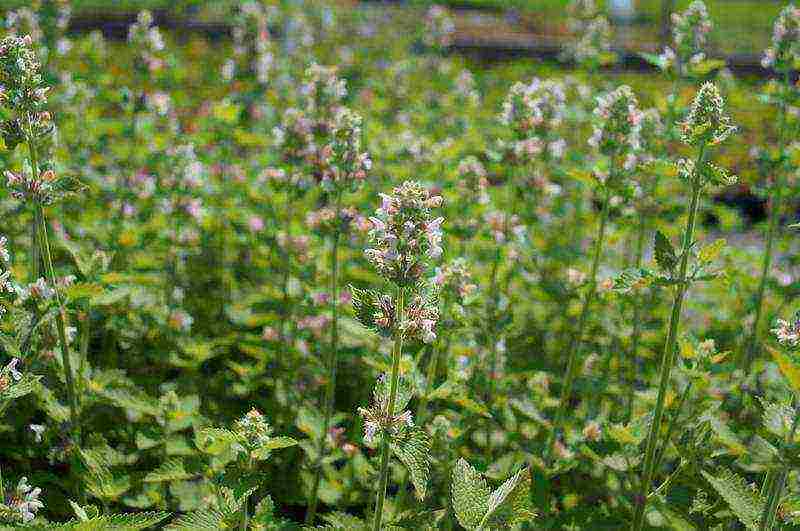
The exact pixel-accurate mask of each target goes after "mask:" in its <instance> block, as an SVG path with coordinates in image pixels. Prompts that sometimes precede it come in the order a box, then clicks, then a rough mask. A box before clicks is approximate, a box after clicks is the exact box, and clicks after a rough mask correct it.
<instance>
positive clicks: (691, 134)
mask: <svg viewBox="0 0 800 531" xmlns="http://www.w3.org/2000/svg"><path fill="white" fill-rule="evenodd" d="M679 125H680V128H681V140H682V141H683V142H684V143H685V144H688V145H692V146H696V145H700V144H702V143H708V144H711V145H717V144H720V143H722V142H724V141H725V140H726V139H727V138H728V137H729V136H731V135H732V134H733V133H734V132H735V131H736V126H735V125H733V123H732V121H731V118H730V116H728V115H727V114H726V112H725V101H724V100H723V99H722V95H721V94H720V93H719V89H718V88H717V86H716V85H714V83H712V82H710V81H708V82H706V83H704V84H703V86H701V87H700V90H699V91H698V92H697V95H696V96H695V98H694V101H692V106H691V107H690V108H689V114H688V115H687V116H686V120H684V121H683V122H682V123H680V124H679Z"/></svg>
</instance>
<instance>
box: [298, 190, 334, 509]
mask: <svg viewBox="0 0 800 531" xmlns="http://www.w3.org/2000/svg"><path fill="white" fill-rule="evenodd" d="M341 200H342V193H341V191H337V192H336V208H335V217H334V220H335V222H334V223H335V228H334V232H333V248H332V250H331V314H332V318H331V353H330V357H329V359H328V382H327V386H326V388H325V417H324V420H323V423H322V428H323V429H322V434H321V436H320V438H319V441H318V443H317V457H316V462H315V463H314V484H313V487H312V489H311V501H310V502H309V506H308V513H307V514H306V523H307V524H312V523H313V522H314V518H315V517H316V514H317V504H318V502H319V485H320V482H321V480H322V460H323V458H324V454H325V441H326V440H327V437H328V431H329V430H330V423H331V417H332V416H333V402H334V398H335V392H336V365H337V361H338V356H339V352H338V351H339V284H338V283H339V239H340V237H341V230H340V227H339V223H340V219H339V218H340V217H341V208H342V201H341Z"/></svg>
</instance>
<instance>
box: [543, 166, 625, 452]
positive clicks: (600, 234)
mask: <svg viewBox="0 0 800 531" xmlns="http://www.w3.org/2000/svg"><path fill="white" fill-rule="evenodd" d="M612 164H613V163H612ZM613 172H614V168H613V167H612V169H611V177H612V178H613V176H614V173H613ZM610 196H611V189H610V188H609V187H608V186H607V185H606V186H605V189H604V190H603V205H602V210H601V212H600V223H599V225H598V227H597V239H596V240H595V244H594V257H593V259H592V269H591V272H590V274H589V284H588V285H587V286H586V293H585V294H584V298H583V305H582V306H581V313H580V317H579V318H578V328H577V330H576V331H575V333H574V334H573V335H572V338H571V339H570V343H569V348H568V349H567V352H568V354H567V356H568V357H567V368H566V372H565V374H564V384H563V386H562V387H561V399H560V401H559V405H558V410H557V412H556V417H555V421H554V423H553V430H552V432H551V433H550V440H549V442H548V443H547V447H546V448H545V461H546V462H547V461H549V460H550V456H551V454H552V451H553V446H554V445H555V443H556V440H557V438H558V434H559V432H560V431H561V429H562V428H563V424H564V415H565V413H566V410H567V404H568V402H569V399H570V396H571V395H572V385H573V383H574V380H575V368H576V365H577V362H578V358H580V353H581V348H582V346H583V345H582V343H583V333H584V331H585V328H586V322H587V321H588V318H589V308H590V307H591V305H592V301H593V300H594V296H595V294H596V293H597V270H598V269H599V267H600V259H601V258H602V256H603V244H604V240H605V235H606V226H607V224H608V209H609V205H608V203H609V199H610Z"/></svg>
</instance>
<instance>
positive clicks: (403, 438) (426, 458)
mask: <svg viewBox="0 0 800 531" xmlns="http://www.w3.org/2000/svg"><path fill="white" fill-rule="evenodd" d="M391 447H392V452H394V454H395V455H396V456H397V458H398V459H399V460H400V461H401V462H402V463H403V464H404V465H405V466H406V468H407V469H408V473H409V474H410V475H411V482H412V483H413V484H414V492H415V493H416V496H417V498H419V499H420V500H422V499H424V498H425V493H426V492H427V488H428V480H429V478H430V468H431V439H430V437H428V434H427V433H426V432H425V430H423V429H422V428H419V427H416V426H415V427H412V428H408V429H405V430H403V431H402V432H401V433H399V434H398V435H395V436H394V437H392V439H391Z"/></svg>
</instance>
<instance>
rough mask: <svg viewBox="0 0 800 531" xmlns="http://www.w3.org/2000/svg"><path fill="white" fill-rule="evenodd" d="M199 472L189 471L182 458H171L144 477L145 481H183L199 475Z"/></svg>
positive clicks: (143, 480)
mask: <svg viewBox="0 0 800 531" xmlns="http://www.w3.org/2000/svg"><path fill="white" fill-rule="evenodd" d="M197 475H198V474H196V473H191V472H187V471H186V469H185V468H184V467H183V460H182V459H170V460H168V461H165V462H163V463H161V465H160V466H159V467H158V468H156V469H155V470H153V471H152V472H149V473H148V474H147V475H146V476H145V477H144V478H143V479H142V482H144V483H161V482H164V481H182V480H187V479H192V478H194V477H197Z"/></svg>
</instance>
